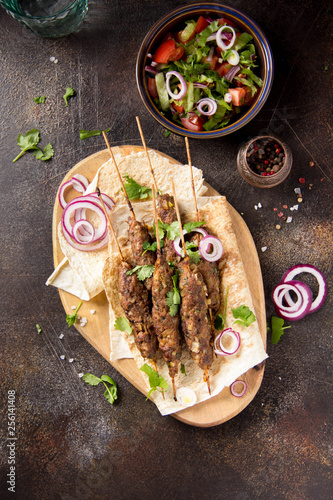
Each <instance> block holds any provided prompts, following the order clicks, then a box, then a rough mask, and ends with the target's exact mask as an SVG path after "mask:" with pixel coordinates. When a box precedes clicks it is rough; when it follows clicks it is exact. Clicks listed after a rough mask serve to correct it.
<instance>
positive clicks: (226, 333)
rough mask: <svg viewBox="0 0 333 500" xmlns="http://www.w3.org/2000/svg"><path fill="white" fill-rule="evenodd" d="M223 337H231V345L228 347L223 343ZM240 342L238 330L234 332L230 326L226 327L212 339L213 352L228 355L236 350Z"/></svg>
mask: <svg viewBox="0 0 333 500" xmlns="http://www.w3.org/2000/svg"><path fill="white" fill-rule="evenodd" d="M223 337H229V338H231V347H230V348H228V347H226V346H225V345H223V340H224V338H223ZM240 344H241V339H240V335H239V333H238V332H235V331H234V330H233V329H232V328H226V329H225V330H223V331H222V332H221V333H219V334H218V335H217V337H216V338H215V340H214V352H215V354H218V355H219V356H228V355H231V354H235V352H237V351H238V349H239V347H240Z"/></svg>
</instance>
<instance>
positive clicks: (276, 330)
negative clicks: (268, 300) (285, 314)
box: [271, 316, 291, 344]
mask: <svg viewBox="0 0 333 500" xmlns="http://www.w3.org/2000/svg"><path fill="white" fill-rule="evenodd" d="M271 321H272V336H271V342H272V344H277V343H278V342H279V340H280V337H281V335H283V333H284V330H286V329H287V328H290V327H291V326H283V325H284V319H282V318H278V317H277V316H272V320H271Z"/></svg>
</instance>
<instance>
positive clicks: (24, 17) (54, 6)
mask: <svg viewBox="0 0 333 500" xmlns="http://www.w3.org/2000/svg"><path fill="white" fill-rule="evenodd" d="M0 5H2V6H3V7H4V8H5V9H6V11H7V12H8V14H11V15H12V16H13V17H14V18H15V19H17V20H18V21H19V22H20V23H21V24H24V25H25V26H27V27H28V28H30V30H31V31H33V32H34V33H36V34H37V35H40V36H42V37H47V38H58V37H61V36H65V35H69V34H70V33H73V32H74V31H78V29H79V27H80V25H81V23H82V21H83V18H84V17H85V15H86V13H87V10H88V0H0Z"/></svg>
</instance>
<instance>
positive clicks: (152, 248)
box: [142, 240, 164, 255]
mask: <svg viewBox="0 0 333 500" xmlns="http://www.w3.org/2000/svg"><path fill="white" fill-rule="evenodd" d="M160 246H161V248H163V247H164V241H163V240H160ZM142 247H143V249H144V252H142V255H144V254H145V253H146V252H148V251H151V252H157V241H153V243H152V244H151V245H150V244H149V241H145V242H144V243H143V245H142Z"/></svg>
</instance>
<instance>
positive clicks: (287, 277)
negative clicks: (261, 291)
mask: <svg viewBox="0 0 333 500" xmlns="http://www.w3.org/2000/svg"><path fill="white" fill-rule="evenodd" d="M300 273H310V274H312V275H313V276H314V277H315V278H316V280H317V282H318V285H319V291H318V295H317V297H316V299H315V300H314V301H313V302H312V305H311V307H310V310H309V313H313V312H315V311H317V310H318V309H319V308H320V307H321V306H322V305H323V303H324V302H325V299H326V295H327V282H326V279H325V277H324V275H323V273H322V272H321V271H319V269H317V268H316V267H315V266H312V265H311V264H297V265H296V266H293V267H291V268H290V269H288V271H286V272H285V274H284V275H283V278H282V283H283V282H286V281H291V280H293V278H294V277H295V276H297V275H298V274H300ZM285 298H286V301H287V302H288V303H289V304H291V303H292V302H293V300H292V298H291V297H290V294H286V296H285Z"/></svg>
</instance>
